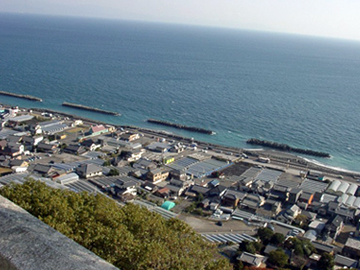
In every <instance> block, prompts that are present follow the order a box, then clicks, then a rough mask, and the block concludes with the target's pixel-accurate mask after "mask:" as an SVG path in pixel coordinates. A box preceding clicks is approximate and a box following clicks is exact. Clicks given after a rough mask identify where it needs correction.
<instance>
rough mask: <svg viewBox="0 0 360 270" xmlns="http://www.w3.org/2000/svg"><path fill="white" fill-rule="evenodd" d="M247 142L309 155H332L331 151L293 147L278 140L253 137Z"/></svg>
mask: <svg viewBox="0 0 360 270" xmlns="http://www.w3.org/2000/svg"><path fill="white" fill-rule="evenodd" d="M246 143H248V144H253V145H261V146H265V147H269V148H273V149H276V150H280V151H287V152H295V153H300V154H305V155H309V156H315V157H323V158H329V157H330V154H329V153H325V152H319V151H314V150H310V149H301V148H294V147H291V146H289V145H287V144H283V143H277V142H270V141H263V140H259V139H256V138H251V139H249V140H247V141H246Z"/></svg>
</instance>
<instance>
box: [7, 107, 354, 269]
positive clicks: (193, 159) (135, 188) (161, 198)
mask: <svg viewBox="0 0 360 270" xmlns="http://www.w3.org/2000/svg"><path fill="white" fill-rule="evenodd" d="M0 116H1V126H0V188H1V186H5V185H8V184H9V183H24V182H25V181H27V180H28V179H35V180H39V181H42V182H44V183H46V184H47V185H48V186H50V187H53V188H59V189H69V190H72V191H74V192H83V191H85V192H89V193H93V194H103V195H104V196H108V197H110V198H112V199H114V200H116V201H117V202H118V203H119V204H120V205H124V204H126V203H133V204H137V205H140V206H143V207H146V208H147V209H148V210H150V211H152V212H156V213H158V214H160V215H161V216H163V217H164V218H166V219H170V218H178V219H181V220H183V221H185V222H187V223H188V224H189V225H191V226H192V227H193V228H194V229H195V231H197V232H198V233H200V234H201V235H202V236H203V238H204V239H205V240H206V241H209V242H211V243H213V244H214V245H217V246H218V247H219V251H220V252H221V254H223V255H224V256H226V257H227V258H229V260H230V261H231V262H233V263H234V264H235V265H247V266H255V267H269V268H276V267H284V266H285V265H288V264H291V265H294V266H296V267H299V269H302V267H304V266H306V267H307V268H310V269H311V268H316V267H318V266H319V262H323V261H324V260H322V259H321V258H327V256H329V254H330V255H331V257H333V259H334V264H335V266H336V268H358V267H359V263H358V262H359V259H360V235H359V234H360V225H359V219H360V188H359V180H358V177H359V178H360V176H358V175H357V174H355V173H354V174H352V173H349V172H347V173H345V172H344V173H343V172H337V171H334V170H326V169H322V168H319V167H316V166H315V165H311V164H307V163H306V164H305V163H304V161H303V160H301V159H298V158H296V157H295V156H293V155H291V154H288V153H282V152H276V151H256V150H244V149H236V148H230V147H229V148H227V147H223V146H217V145H213V144H208V143H203V142H198V141H196V140H194V139H193V138H184V137H181V136H177V135H174V134H170V133H167V132H161V131H159V132H157V131H154V130H149V129H142V128H137V127H129V126H114V125H109V124H106V123H100V122H96V121H92V120H90V119H85V118H81V117H75V116H71V115H66V114H62V113H58V112H53V111H50V110H48V111H46V110H40V109H23V108H19V107H11V106H6V105H1V106H0ZM279 254H280V255H279ZM282 255H284V256H283V258H285V262H283V261H282V260H278V261H276V260H274V256H278V257H279V258H280V257H282ZM239 267H240V266H239Z"/></svg>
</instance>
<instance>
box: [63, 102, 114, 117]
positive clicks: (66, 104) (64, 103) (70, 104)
mask: <svg viewBox="0 0 360 270" xmlns="http://www.w3.org/2000/svg"><path fill="white" fill-rule="evenodd" d="M62 106H65V107H71V108H76V109H81V110H87V111H92V112H98V113H104V114H110V115H115V116H120V114H119V113H117V112H112V111H107V110H102V109H98V108H93V107H89V106H85V105H81V104H75V103H70V102H63V104H62Z"/></svg>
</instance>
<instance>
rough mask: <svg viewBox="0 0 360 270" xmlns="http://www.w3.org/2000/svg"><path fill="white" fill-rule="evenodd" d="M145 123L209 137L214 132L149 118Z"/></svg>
mask: <svg viewBox="0 0 360 270" xmlns="http://www.w3.org/2000/svg"><path fill="white" fill-rule="evenodd" d="M147 122H149V123H153V124H158V125H163V126H168V127H174V128H178V129H184V130H188V131H193V132H198V133H203V134H209V135H212V134H214V132H213V131H211V130H207V129H203V128H198V127H189V126H185V125H181V124H176V123H171V122H167V121H162V120H156V119H151V118H150V119H148V120H147Z"/></svg>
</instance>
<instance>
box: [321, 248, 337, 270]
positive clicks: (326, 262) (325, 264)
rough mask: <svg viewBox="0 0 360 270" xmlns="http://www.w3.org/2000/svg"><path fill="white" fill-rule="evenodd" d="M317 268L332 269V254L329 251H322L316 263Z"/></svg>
mask: <svg viewBox="0 0 360 270" xmlns="http://www.w3.org/2000/svg"><path fill="white" fill-rule="evenodd" d="M317 266H318V268H319V269H322V270H332V269H334V256H332V255H331V254H329V253H326V252H325V253H323V254H322V255H321V258H320V260H319V261H318V263H317Z"/></svg>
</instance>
